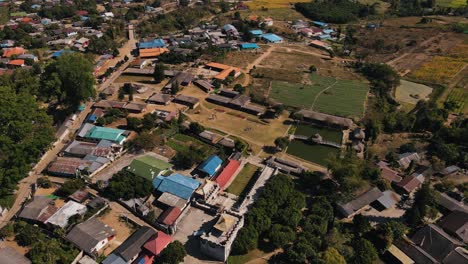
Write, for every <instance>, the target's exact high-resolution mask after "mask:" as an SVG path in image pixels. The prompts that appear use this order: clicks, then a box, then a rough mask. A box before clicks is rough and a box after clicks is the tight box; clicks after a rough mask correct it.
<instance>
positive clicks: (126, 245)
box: [103, 226, 156, 264]
mask: <svg viewBox="0 0 468 264" xmlns="http://www.w3.org/2000/svg"><path fill="white" fill-rule="evenodd" d="M155 234H156V232H155V231H154V230H153V229H151V228H149V227H147V226H143V227H141V228H140V229H138V230H137V231H136V232H134V233H133V234H132V235H131V236H130V237H129V238H127V240H125V241H124V242H123V243H122V244H120V246H119V247H118V248H116V249H115V250H114V252H113V254H115V255H117V256H119V257H121V258H122V259H123V260H125V261H126V262H128V261H130V260H131V259H133V258H134V257H135V256H136V255H138V254H139V253H140V252H141V249H142V247H143V245H144V244H145V243H146V242H147V241H148V240H149V239H150V238H151V237H152V236H154V235H155ZM126 262H125V263H126ZM109 263H114V262H109ZM103 264H104V262H103Z"/></svg>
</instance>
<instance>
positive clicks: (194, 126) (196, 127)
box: [189, 122, 205, 135]
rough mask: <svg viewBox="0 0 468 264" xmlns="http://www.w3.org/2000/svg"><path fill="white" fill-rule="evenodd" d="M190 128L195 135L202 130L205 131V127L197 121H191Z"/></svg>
mask: <svg viewBox="0 0 468 264" xmlns="http://www.w3.org/2000/svg"><path fill="white" fill-rule="evenodd" d="M189 129H190V132H192V133H193V134H194V135H198V134H200V133H201V132H203V131H205V128H204V127H203V126H202V125H200V124H199V123H197V122H192V123H190V126H189Z"/></svg>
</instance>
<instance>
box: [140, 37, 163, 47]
mask: <svg viewBox="0 0 468 264" xmlns="http://www.w3.org/2000/svg"><path fill="white" fill-rule="evenodd" d="M164 47H166V43H165V42H164V40H163V39H153V40H151V41H146V42H140V43H138V48H140V49H153V48H164Z"/></svg>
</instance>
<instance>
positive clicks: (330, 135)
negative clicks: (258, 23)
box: [294, 124, 343, 143]
mask: <svg viewBox="0 0 468 264" xmlns="http://www.w3.org/2000/svg"><path fill="white" fill-rule="evenodd" d="M316 133H319V134H320V136H322V137H323V139H324V140H328V141H333V142H336V143H341V141H342V139H343V133H342V132H341V131H339V130H336V129H329V128H325V127H319V126H312V125H305V124H301V125H299V126H297V128H296V132H295V133H294V134H295V135H302V136H313V135H315V134H316Z"/></svg>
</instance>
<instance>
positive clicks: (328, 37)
mask: <svg viewBox="0 0 468 264" xmlns="http://www.w3.org/2000/svg"><path fill="white" fill-rule="evenodd" d="M319 38H320V39H330V38H331V36H330V35H328V34H322V35H320V36H319Z"/></svg>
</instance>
